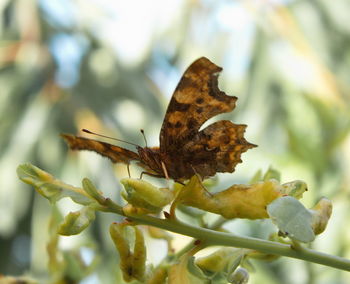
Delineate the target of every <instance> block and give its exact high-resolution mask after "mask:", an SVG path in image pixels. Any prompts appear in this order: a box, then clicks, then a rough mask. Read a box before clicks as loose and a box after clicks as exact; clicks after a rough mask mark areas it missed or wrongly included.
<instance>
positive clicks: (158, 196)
mask: <svg viewBox="0 0 350 284" xmlns="http://www.w3.org/2000/svg"><path fill="white" fill-rule="evenodd" d="M120 182H121V183H122V184H123V186H124V188H125V192H124V193H123V194H122V196H123V197H124V198H125V199H126V200H127V201H128V202H129V203H130V204H132V205H134V206H135V207H140V208H144V209H146V210H148V211H149V212H153V213H157V212H159V211H160V210H161V209H162V208H163V207H164V206H165V205H168V204H169V203H170V202H171V201H172V200H173V198H174V195H173V193H172V192H171V191H170V190H169V189H167V188H158V187H156V186H154V185H152V184H150V183H149V182H146V181H144V180H140V179H132V178H124V179H122V180H121V181H120Z"/></svg>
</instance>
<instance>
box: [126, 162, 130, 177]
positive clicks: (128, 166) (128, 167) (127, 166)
mask: <svg viewBox="0 0 350 284" xmlns="http://www.w3.org/2000/svg"><path fill="white" fill-rule="evenodd" d="M126 168H127V170H128V175H129V178H131V175H130V164H127V165H126Z"/></svg>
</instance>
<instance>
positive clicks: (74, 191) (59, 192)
mask: <svg viewBox="0 0 350 284" xmlns="http://www.w3.org/2000/svg"><path fill="white" fill-rule="evenodd" d="M17 175H18V177H19V179H20V180H22V181H23V182H25V183H27V184H30V185H32V186H34V188H35V190H36V191H37V192H38V193H39V194H41V195H42V196H44V197H45V198H47V199H48V200H49V201H50V202H51V203H56V202H57V201H58V200H60V199H62V198H64V197H69V198H71V199H72V200H73V201H74V202H76V203H79V204H82V205H89V204H92V203H95V201H94V200H92V199H90V198H89V196H88V195H87V194H86V193H85V191H84V190H82V189H81V188H78V187H74V186H71V185H69V184H66V183H63V182H61V181H59V180H57V179H55V178H54V177H53V176H52V175H50V174H49V173H47V172H45V171H43V170H41V169H39V168H37V167H35V166H33V165H31V164H23V165H20V166H18V168H17Z"/></svg>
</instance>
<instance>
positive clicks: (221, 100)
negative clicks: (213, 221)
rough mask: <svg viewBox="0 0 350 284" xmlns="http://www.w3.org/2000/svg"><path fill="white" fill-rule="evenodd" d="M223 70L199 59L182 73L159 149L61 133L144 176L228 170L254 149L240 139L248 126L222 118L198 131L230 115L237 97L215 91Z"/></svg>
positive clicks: (177, 178) (185, 176) (74, 144)
mask: <svg viewBox="0 0 350 284" xmlns="http://www.w3.org/2000/svg"><path fill="white" fill-rule="evenodd" d="M221 71H222V68H221V67H219V66H217V65H215V64H214V63H212V62H211V61H210V60H209V59H207V58H205V57H201V58H199V59H197V60H196V61H194V62H193V63H192V64H191V65H190V66H189V67H188V68H187V70H186V71H185V72H184V74H183V76H182V78H181V80H180V82H179V83H178V85H177V87H176V89H175V91H174V94H173V96H172V98H171V100H170V103H169V105H168V108H167V111H166V114H165V117H164V121H163V124H162V128H161V131H160V135H159V142H160V145H159V147H141V146H136V150H137V152H134V151H130V150H128V149H125V148H122V147H119V146H115V145H112V144H109V143H105V142H101V141H98V140H94V139H88V138H84V137H79V136H75V135H71V134H62V136H63V138H64V139H65V140H66V142H67V143H68V145H69V147H70V148H71V149H72V150H90V151H94V152H97V153H98V154H100V155H102V156H105V157H107V158H109V159H110V160H111V161H112V162H113V163H124V164H128V165H129V164H130V162H132V161H136V162H137V164H138V165H139V166H141V167H142V168H144V169H145V171H146V173H147V174H150V175H154V176H157V177H166V178H172V179H174V180H175V181H179V182H181V181H184V180H187V179H189V178H191V177H192V176H193V175H194V174H198V175H200V176H201V177H202V178H207V177H211V176H214V175H215V174H216V173H217V172H230V173H232V172H233V171H234V170H235V167H236V165H237V164H238V163H241V162H242V160H241V154H242V153H243V152H245V151H247V150H248V149H250V148H254V147H256V145H254V144H251V143H249V142H247V140H246V139H245V138H244V132H245V129H246V127H247V126H246V125H244V124H234V123H232V122H231V121H229V120H220V121H217V122H214V123H212V124H210V125H209V126H207V127H205V128H204V129H202V130H200V128H201V126H202V125H203V124H204V123H205V122H206V121H207V120H208V119H210V118H212V117H214V116H216V115H218V114H221V113H226V112H231V111H232V110H233V109H234V108H235V106H236V101H237V97H234V96H228V95H226V94H225V93H224V92H222V91H220V90H219V88H218V75H219V73H220V72H221Z"/></svg>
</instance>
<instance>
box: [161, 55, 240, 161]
mask: <svg viewBox="0 0 350 284" xmlns="http://www.w3.org/2000/svg"><path fill="white" fill-rule="evenodd" d="M221 70H222V68H221V67H219V66H217V65H215V64H214V63H212V62H211V61H209V59H207V58H205V57H201V58H199V59H197V60H196V61H195V62H193V63H192V64H191V65H190V66H189V67H188V69H187V70H186V71H185V73H184V75H183V76H182V78H181V80H180V82H179V84H178V85H177V87H176V89H175V92H174V94H173V96H172V98H171V101H170V103H169V106H168V109H167V111H166V114H165V117H164V121H163V125H162V129H161V132H160V151H161V152H162V153H168V154H170V155H171V153H173V152H177V150H178V149H179V147H182V146H183V145H184V144H186V142H187V141H188V140H190V139H191V138H192V137H193V136H194V135H195V134H196V133H197V132H198V130H199V128H200V127H201V126H202V125H203V123H204V122H206V121H207V120H208V119H209V118H211V117H213V116H215V115H217V114H220V113H225V112H230V111H232V110H233V109H234V108H235V105H236V100H237V98H236V97H232V96H227V95H226V94H225V93H224V92H222V91H220V90H219V88H218V74H219V72H221Z"/></svg>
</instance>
